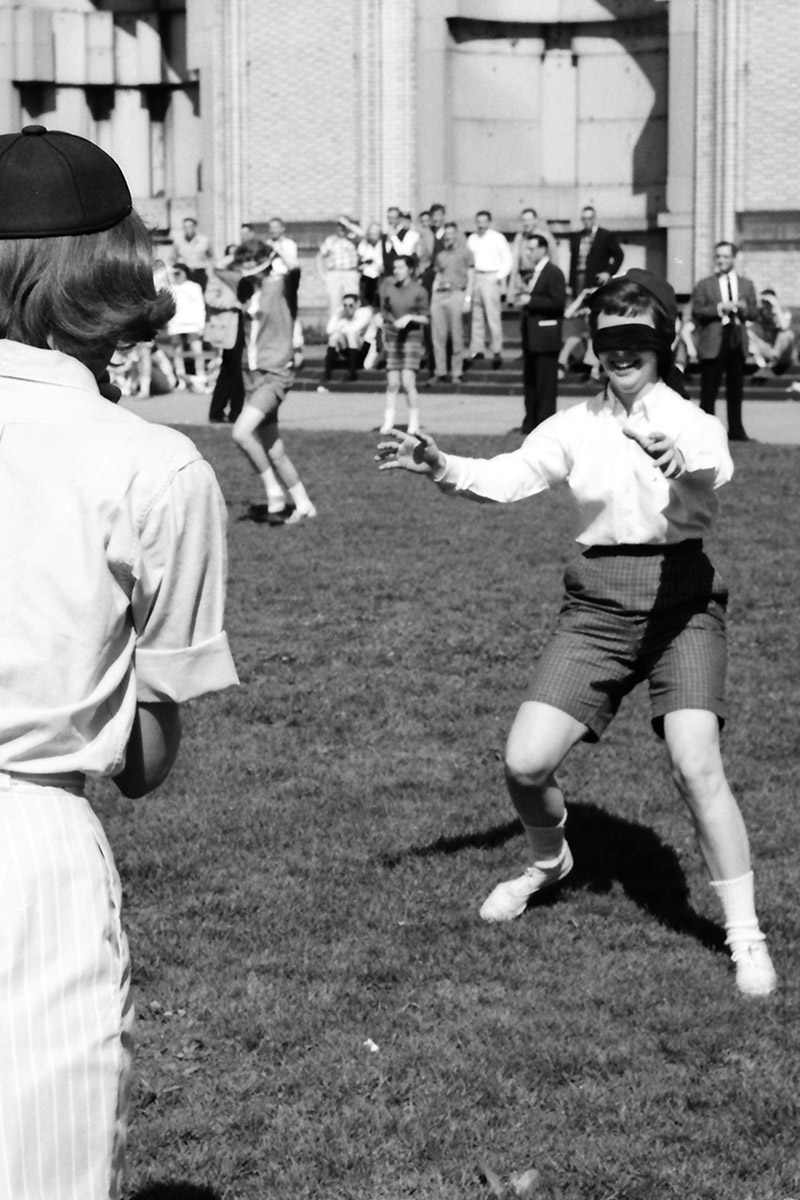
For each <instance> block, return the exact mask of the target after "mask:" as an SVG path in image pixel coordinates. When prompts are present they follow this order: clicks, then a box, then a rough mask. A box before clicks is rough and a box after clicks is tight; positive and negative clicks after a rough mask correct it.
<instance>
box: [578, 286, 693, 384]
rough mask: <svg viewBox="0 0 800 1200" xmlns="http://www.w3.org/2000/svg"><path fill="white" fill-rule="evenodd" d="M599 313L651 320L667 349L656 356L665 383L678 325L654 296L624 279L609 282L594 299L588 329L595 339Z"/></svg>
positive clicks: (597, 292) (598, 290) (591, 304)
mask: <svg viewBox="0 0 800 1200" xmlns="http://www.w3.org/2000/svg"><path fill="white" fill-rule="evenodd" d="M600 313H605V314H606V315H607V316H613V317H650V318H651V319H652V322H653V325H654V327H655V331H656V333H657V334H659V335H660V336H661V338H662V339H663V341H664V347H665V349H664V352H663V353H659V354H657V360H658V373H659V375H660V376H661V378H662V379H665V378H666V377H667V375H668V373H669V370H670V367H671V366H672V350H671V346H672V341H673V338H674V337H675V321H674V319H673V318H672V317H671V316H670V315H669V313H668V312H667V310H666V309H665V308H664V306H663V304H661V303H659V301H658V300H657V299H656V297H655V296H654V295H653V293H652V292H649V291H647V289H646V288H643V287H641V286H640V284H638V283H634V282H633V280H631V279H626V278H625V277H624V276H619V277H618V278H616V279H610V280H609V281H608V283H607V284H605V285H604V286H603V287H601V288H598V289H597V291H596V292H595V293H594V295H593V296H592V299H591V303H590V310H589V328H590V330H591V333H592V336H593V337H594V335H595V333H597V318H598V317H599V315H600Z"/></svg>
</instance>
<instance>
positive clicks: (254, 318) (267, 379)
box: [220, 239, 317, 525]
mask: <svg viewBox="0 0 800 1200" xmlns="http://www.w3.org/2000/svg"><path fill="white" fill-rule="evenodd" d="M273 257H274V256H273V254H272V253H271V252H270V249H269V247H268V246H267V244H266V242H261V241H259V240H258V239H253V240H252V241H249V242H245V243H244V244H243V245H242V246H240V247H239V249H238V250H237V251H236V255H235V261H234V275H235V276H236V278H237V295H238V297H239V301H240V303H241V305H242V312H243V315H244V405H243V406H242V411H241V412H240V413H239V416H238V417H237V418H236V422H235V424H234V426H233V431H232V434H233V440H234V442H235V443H236V445H237V446H238V447H239V449H240V450H241V451H242V453H243V454H244V455H245V456H246V457H247V459H248V460H249V462H250V464H251V466H252V467H253V470H254V471H255V472H256V473H257V474H258V475H259V476H260V478H261V482H262V483H263V485H264V491H265V493H266V509H264V506H263V505H251V512H252V513H253V515H254V516H258V517H259V518H260V517H261V516H262V513H263V515H264V516H266V519H267V522H268V523H269V524H270V525H297V524H299V523H301V522H303V521H307V520H310V519H311V518H312V517H315V516H316V515H317V510H316V508H315V507H314V505H313V504H312V503H311V500H310V499H309V498H308V493H307V492H306V489H305V487H304V486H303V484H302V482H301V480H300V476H299V475H298V474H297V471H296V470H295V468H294V464H293V463H292V460H291V459H290V458H289V455H288V454H287V453H286V450H285V448H284V445H283V441H282V440H281V436H280V433H279V431H278V409H279V408H280V406H281V404H282V403H283V401H284V400H285V399H286V395H287V393H288V391H289V388H290V387H291V386H292V383H293V382H294V342H293V333H294V319H295V314H294V313H293V312H292V306H291V305H290V302H289V301H290V296H289V295H288V293H287V287H288V286H289V277H288V276H287V275H276V274H275V272H274V271H273V270H272V261H273ZM220 274H221V275H223V276H224V274H225V273H224V272H220Z"/></svg>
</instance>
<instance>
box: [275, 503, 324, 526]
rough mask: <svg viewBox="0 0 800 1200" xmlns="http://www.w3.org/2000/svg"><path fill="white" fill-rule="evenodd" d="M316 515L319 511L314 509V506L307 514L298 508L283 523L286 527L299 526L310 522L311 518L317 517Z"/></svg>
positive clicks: (307, 510) (306, 511)
mask: <svg viewBox="0 0 800 1200" xmlns="http://www.w3.org/2000/svg"><path fill="white" fill-rule="evenodd" d="M316 515H317V510H316V509H315V508H314V505H313V504H312V505H311V508H309V509H306V510H305V512H301V511H300V509H299V508H296V509H295V510H294V511H293V512H291V513H290V514H289V516H288V517H287V518H286V520H285V521H284V522H283V524H284V525H299V524H300V523H301V522H302V521H310V520H311V518H312V517H315V516H316Z"/></svg>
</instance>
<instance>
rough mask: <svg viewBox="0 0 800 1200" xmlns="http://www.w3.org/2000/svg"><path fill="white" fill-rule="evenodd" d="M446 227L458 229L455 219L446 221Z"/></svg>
mask: <svg viewBox="0 0 800 1200" xmlns="http://www.w3.org/2000/svg"><path fill="white" fill-rule="evenodd" d="M444 228H445V229H458V225H457V224H456V223H455V221H445V223H444Z"/></svg>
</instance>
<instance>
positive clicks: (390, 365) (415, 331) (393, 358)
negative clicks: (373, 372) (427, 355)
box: [384, 326, 425, 371]
mask: <svg viewBox="0 0 800 1200" xmlns="http://www.w3.org/2000/svg"><path fill="white" fill-rule="evenodd" d="M384 345H385V347H386V370H387V371H418V370H419V364H420V363H421V362H422V354H423V351H424V349H425V346H424V343H423V340H422V333H421V331H420V329H419V328H418V327H417V326H413V327H412V328H411V329H401V330H400V332H399V333H395V331H394V330H393V329H386V330H385V331H384Z"/></svg>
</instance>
